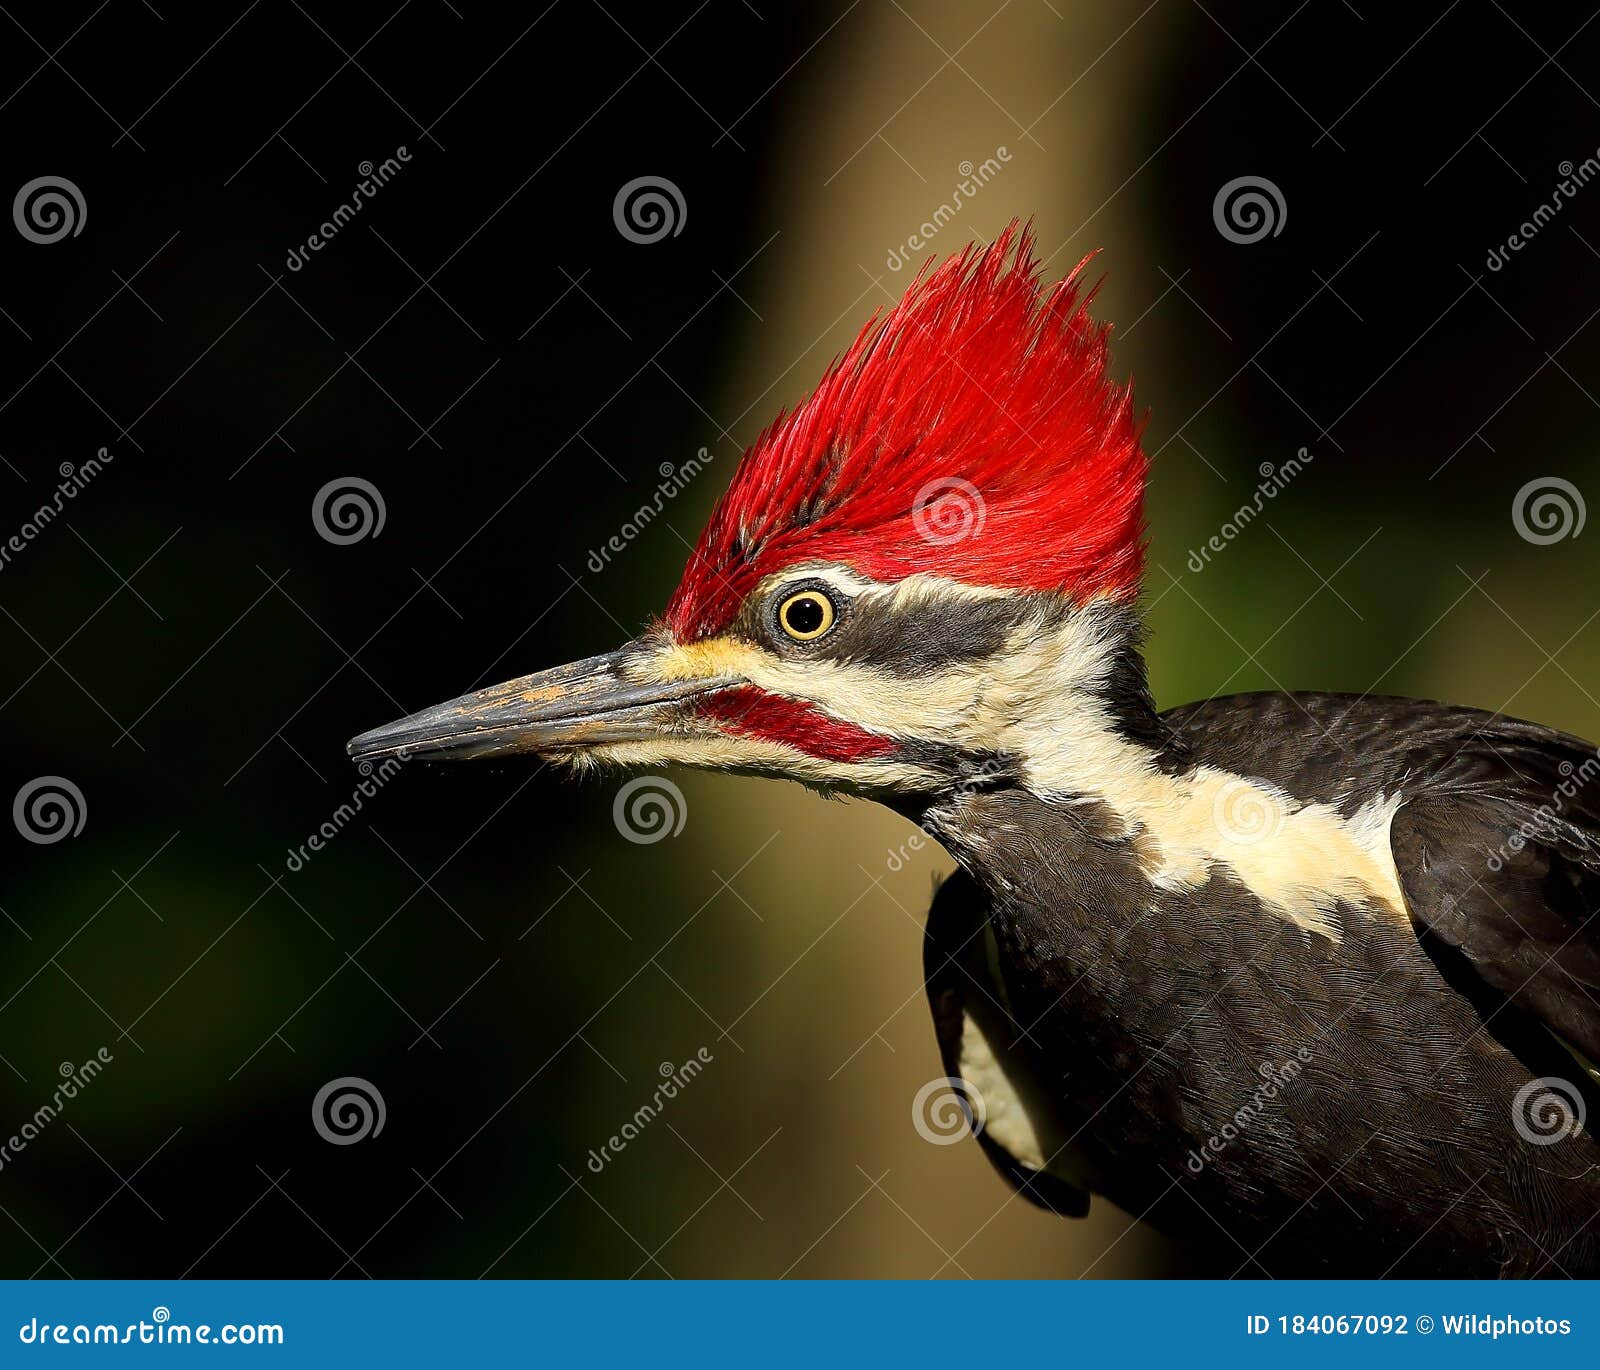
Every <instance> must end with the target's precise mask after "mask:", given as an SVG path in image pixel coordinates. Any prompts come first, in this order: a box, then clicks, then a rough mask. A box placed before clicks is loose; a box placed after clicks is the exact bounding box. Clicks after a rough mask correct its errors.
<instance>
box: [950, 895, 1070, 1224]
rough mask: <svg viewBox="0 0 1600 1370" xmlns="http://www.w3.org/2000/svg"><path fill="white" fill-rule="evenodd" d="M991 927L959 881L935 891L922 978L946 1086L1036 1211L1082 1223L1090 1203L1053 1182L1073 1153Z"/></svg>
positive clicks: (983, 906) (983, 902) (992, 1158)
mask: <svg viewBox="0 0 1600 1370" xmlns="http://www.w3.org/2000/svg"><path fill="white" fill-rule="evenodd" d="M988 921H989V905H988V900H987V897H986V896H985V895H984V893H983V890H982V889H981V888H980V887H979V886H978V884H977V883H976V882H975V881H974V880H973V879H972V878H971V877H970V876H968V875H966V874H965V873H963V872H957V873H956V874H955V875H952V876H951V877H950V878H949V879H948V880H946V881H945V882H944V883H943V884H942V885H941V886H940V887H939V889H938V892H937V893H936V894H935V895H934V899H933V907H932V908H931V909H929V910H928V926H927V932H926V934H925V936H924V939H923V970H924V974H925V978H926V980H927V989H928V1005H929V1007H930V1008H931V1009H932V1010H933V1026H934V1032H935V1034H936V1035H937V1036H938V1039H939V1055H940V1057H941V1058H942V1060H943V1061H944V1073H945V1077H946V1079H948V1080H951V1081H957V1082H960V1089H961V1095H962V1105H963V1108H964V1110H965V1111H966V1113H967V1118H968V1121H969V1125H970V1126H971V1128H972V1131H973V1133H974V1135H975V1136H976V1137H977V1139H978V1145H979V1146H981V1147H982V1148H983V1152H984V1155H985V1156H987V1157H988V1159H989V1162H990V1164H992V1165H993V1166H994V1168H995V1169H996V1170H998V1171H999V1172H1000V1173H1001V1175H1003V1176H1004V1177H1005V1178H1006V1180H1008V1181H1009V1182H1010V1183H1011V1185H1012V1186H1013V1187H1014V1188H1015V1189H1017V1190H1018V1191H1019V1192H1020V1193H1021V1194H1022V1195H1023V1197H1024V1198H1026V1199H1028V1200H1030V1201H1031V1202H1033V1203H1035V1204H1038V1205H1039V1207H1040V1208H1043V1209H1046V1210H1048V1211H1050V1212H1052V1213H1058V1214H1060V1215H1062V1216H1063V1217H1068V1218H1081V1217H1083V1216H1084V1215H1085V1214H1086V1213H1088V1211H1089V1195H1088V1194H1087V1193H1086V1192H1085V1190H1084V1189H1082V1188H1081V1187H1079V1186H1078V1185H1077V1184H1074V1183H1073V1182H1072V1181H1071V1180H1069V1179H1066V1178H1063V1177H1062V1176H1061V1175H1060V1174H1057V1173H1052V1171H1053V1170H1054V1171H1060V1170H1063V1169H1066V1168H1068V1166H1069V1165H1070V1160H1071V1158H1070V1156H1069V1155H1068V1154H1067V1153H1068V1151H1069V1150H1070V1148H1068V1147H1066V1146H1065V1145H1064V1144H1063V1142H1062V1139H1061V1136H1060V1130H1059V1127H1058V1126H1057V1125H1056V1122H1055V1119H1054V1118H1052V1117H1051V1104H1050V1094H1049V1090H1048V1088H1047V1086H1046V1085H1045V1079H1046V1076H1045V1073H1044V1072H1043V1071H1042V1070H1041V1069H1040V1067H1039V1063H1038V1061H1037V1060H1036V1059H1035V1053H1034V1052H1033V1051H1032V1050H1030V1049H1029V1047H1028V1045H1027V1043H1026V1042H1025V1041H1024V1040H1023V1038H1024V1036H1025V1034H1022V1033H1021V1032H1020V1031H1019V1029H1018V1028H1017V1026H1016V1024H1015V1023H1014V1022H1013V1021H1012V1020H1011V1016H1010V1011H1009V1008H1008V1007H1007V1005H1006V1002H1005V988H1004V984H1003V982H1002V981H1001V979H1000V977H999V974H998V971H997V968H996V967H995V965H994V963H993V960H992V947H993V943H992V937H991V934H990V933H989V929H988ZM1041 1163H1042V1164H1041Z"/></svg>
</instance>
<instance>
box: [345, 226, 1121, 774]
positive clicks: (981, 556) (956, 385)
mask: <svg viewBox="0 0 1600 1370" xmlns="http://www.w3.org/2000/svg"><path fill="white" fill-rule="evenodd" d="M1032 248H1033V244H1032V237H1031V234H1030V233H1029V232H1028V231H1027V230H1026V229H1021V228H1018V227H1017V226H1016V225H1013V226H1012V228H1011V229H1010V230H1008V231H1007V232H1006V233H1005V234H1003V235H1002V236H1001V237H1000V238H999V239H998V240H997V241H996V242H995V243H994V244H992V245H991V246H989V247H987V248H981V249H980V248H968V249H967V250H966V251H964V252H962V253H960V254H958V255H956V256H954V257H951V258H949V259H947V260H946V261H944V262H943V263H941V264H939V265H938V266H937V267H931V268H925V269H924V270H923V272H922V273H920V274H919V275H918V277H917V278H916V280H914V281H913V282H912V284H911V285H910V287H909V288H908V289H907V291H906V293H905V295H904V297H903V298H902V299H901V300H900V302H899V303H898V304H897V305H896V306H895V307H894V308H892V309H891V310H889V311H888V312H887V314H885V315H883V316H881V317H875V318H874V319H872V320H871V321H870V322H869V323H868V324H867V325H866V327H865V328H863V330H862V331H861V333H860V334H859V335H858V336H857V338H856V340H855V342H854V344H853V345H852V346H851V347H850V348H849V349H848V350H847V351H846V352H845V353H844V354H843V356H841V357H840V358H839V359H838V360H836V361H835V362H834V363H833V365H832V366H830V367H829V369H828V371H827V373H826V374H825V375H824V377H823V379H822V381H821V383H820V384H819V385H818V386H817V388H816V390H815V391H814V392H813V393H812V394H811V395H810V396H809V397H808V398H807V399H805V400H804V401H803V402H802V403H801V404H800V405H799V406H798V407H797V408H795V409H794V410H793V411H792V412H789V413H785V414H780V415H779V417H778V418H777V420H776V421H775V422H774V423H773V424H772V425H771V426H770V427H769V428H768V429H767V430H766V431H765V432H764V433H763V434H762V435H761V436H760V438H759V439H758V440H757V441H756V442H755V444H754V445H753V446H752V447H751V448H750V449H749V450H748V451H747V452H746V453H745V455H744V457H743V460H742V461H741V463H740V465H739V467H738V470H737V472H736V474H735V475H734V477H733V481H732V484H731V486H730V488H729V489H728V491H727V493H726V494H725V495H724V496H723V497H722V499H721V501H720V503H719V504H718V505H717V507H716V509H715V511H714V512H713V514H712V516H711V520H710V522H709V524H708V525H707V527H706V529H705V531H704V532H703V533H702V535H701V537H700V540H699V543H698V545H697V546H696V547H695V549H694V551H693V553H692V555H691V556H690V558H689V563H688V566H687V568H686V569H685V572H684V575H683V579H682V581H681V582H680V583H679V585H678V587H677V589H676V591H675V592H674V593H673V595H672V597H671V600H670V601H669V603H668V605H667V608H666V612H665V614H664V615H663V616H662V617H661V619H660V620H659V621H658V622H656V623H654V624H652V625H651V626H650V627H649V628H648V629H647V630H646V631H645V632H644V633H642V634H641V635H640V636H639V637H637V638H635V639H634V640H633V641H631V642H629V643H627V644H625V645H624V646H622V647H620V648H619V649H617V650H615V651H612V652H608V653H605V654H604V655H601V656H596V657H591V658H589V659H588V660H585V661H580V662H576V663H574V664H572V665H568V666H560V667H557V668H555V669H554V670H547V671H541V672H538V673H535V674H533V675H528V676H523V677H522V678H520V679H517V680H512V681H508V682H506V683H505V684H502V685H497V686H494V687H492V688H490V689H486V690H480V691H478V692H476V693H473V694H468V695H464V696H462V697H461V698H459V699H454V700H451V701H449V702H448V703H445V704H440V705H438V706H436V707H434V708H431V709H427V710H424V711H423V712H422V713H419V714H415V715H413V716H412V717H410V718H406V719H402V720H401V721H399V722H397V723H393V724H390V725H389V726H387V727H384V728H379V729H376V730H374V731H373V732H369V733H366V734H364V735H362V736H361V737H358V738H356V739H355V740H354V741H353V742H351V744H350V753H351V755H352V756H354V757H357V758H375V757H379V756H388V755H396V754H404V755H409V756H418V757H430V758H446V757H483V756H506V755H509V754H513V753H534V754H537V755H540V756H543V757H546V758H549V759H551V760H554V761H558V762H561V763H565V764H568V765H571V766H574V767H580V768H582V767H593V766H600V765H605V764H615V765H621V766H630V767H657V766H661V765H664V764H674V763H675V764H681V765H688V766H697V767H706V768H713V769H717V770H725V771H737V772H743V773H757V774H763V775H769V776H781V777H787V778H790V779H796V780H800V781H803V782H806V783H808V784H811V785H814V786H818V787H821V788H824V789H830V790H844V791H849V792H854V793H865V794H871V795H875V796H877V797H880V798H890V799H891V800H894V801H904V802H912V803H914V802H915V801H916V800H917V799H918V798H919V797H921V798H924V799H925V798H926V797H928V796H933V795H937V794H939V793H942V792H944V791H946V790H948V789H949V788H950V787H952V786H960V785H964V784H974V783H980V782H982V781H984V780H986V779H987V780H994V781H997V782H998V781H1000V780H1001V779H1003V778H1005V777H1014V778H1017V779H1020V780H1022V781H1023V782H1026V781H1027V780H1028V773H1029V771H1030V768H1031V769H1037V768H1039V767H1040V766H1041V765H1043V764H1045V763H1044V760H1043V758H1044V757H1045V756H1046V754H1047V753H1048V754H1055V753H1057V752H1059V750H1060V749H1061V748H1062V747H1063V746H1070V745H1072V744H1073V741H1074V739H1073V738H1071V737H1070V736H1064V734H1070V733H1072V732H1073V731H1074V730H1075V729H1076V730H1078V731H1081V732H1082V734H1083V736H1082V738H1081V739H1079V742H1080V743H1081V745H1083V746H1092V745H1093V739H1094V737H1095V736H1096V735H1097V734H1098V733H1100V732H1102V731H1103V729H1104V726H1105V724H1106V722H1107V719H1110V718H1112V716H1113V715H1114V714H1115V711H1116V707H1117V704H1116V699H1117V696H1118V695H1119V693H1126V692H1127V691H1128V690H1129V689H1130V688H1131V689H1132V690H1133V691H1134V692H1135V693H1138V692H1140V691H1142V690H1143V678H1142V674H1140V676H1139V678H1138V679H1137V681H1134V682H1132V684H1131V686H1130V683H1129V682H1128V681H1127V680H1126V679H1124V675H1125V672H1126V663H1127V661H1128V658H1129V657H1130V655H1134V654H1132V653H1131V652H1130V651H1129V646H1130V644H1131V642H1132V641H1133V640H1134V638H1135V635H1136V628H1135V624H1134V619H1133V614H1132V602H1133V600H1134V599H1135V597H1136V596H1137V593H1138V588H1139V576H1140V571H1141V567H1142V561H1143V546H1142V514H1141V508H1142V503H1143V492H1144V478H1145V466H1146V463H1145V458H1144V456H1143V454H1142V452H1141V450H1140V446H1139V437H1138V425H1137V423H1136V422H1135V419H1134V416H1133V408H1132V400H1131V395H1130V392H1129V389H1128V388H1127V387H1123V386H1118V385H1116V384H1114V383H1113V382H1112V381H1111V380H1110V379H1109V378H1108V375H1107V355H1106V352H1107V348H1106V330H1105V329H1104V328H1103V327H1101V326H1099V325H1097V324H1096V323H1094V322H1093V320H1092V319H1091V318H1090V316H1089V312H1088V302H1089V300H1088V294H1089V292H1085V291H1084V289H1083V287H1082V280H1081V278H1082V275H1083V271H1084V266H1085V263H1080V264H1079V266H1078V267H1077V269H1075V270H1074V271H1073V272H1072V273H1071V274H1070V275H1069V276H1068V277H1067V278H1066V279H1065V280H1062V281H1060V282H1058V283H1056V284H1054V285H1053V286H1046V285H1045V284H1044V283H1043V282H1042V280H1041V276H1040V269H1039V267H1038V264H1037V263H1036V261H1035V260H1034V257H1033V250H1032ZM1135 659H1136V656H1135ZM1075 700H1076V701H1078V702H1079V703H1080V705H1081V706H1082V707H1081V708H1080V709H1079V710H1077V711H1076V712H1075V711H1074V710H1073V709H1072V708H1071V707H1069V706H1070V705H1071V703H1072V702H1073V701H1075ZM1075 719H1081V720H1082V721H1081V723H1080V722H1075Z"/></svg>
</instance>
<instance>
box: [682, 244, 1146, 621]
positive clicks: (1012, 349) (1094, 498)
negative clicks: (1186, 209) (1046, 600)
mask: <svg viewBox="0 0 1600 1370" xmlns="http://www.w3.org/2000/svg"><path fill="white" fill-rule="evenodd" d="M1087 260H1088V259H1087V258H1086V259H1085V261H1084V262H1080V263H1079V264H1078V266H1077V267H1076V268H1075V269H1074V270H1073V271H1072V273H1071V274H1070V275H1068V276H1067V278H1066V279H1065V280H1062V281H1059V282H1057V283H1056V284H1055V285H1053V286H1048V287H1047V286H1045V285H1044V283H1043V282H1042V281H1041V279H1040V271H1039V266H1038V263H1037V262H1036V261H1035V259H1034V256H1033V237H1032V233H1031V230H1029V229H1027V228H1024V227H1021V226H1019V225H1017V224H1013V225H1012V226H1011V227H1010V228H1009V229H1007V231H1006V232H1005V233H1003V234H1002V235H1001V236H1000V237H999V238H998V239H997V240H996V241H995V242H994V243H993V244H992V245H991V246H989V247H987V248H977V247H969V248H967V249H966V250H965V251H964V252H961V253H960V254H958V255H956V256H954V257H951V258H949V259H947V260H946V261H944V262H943V263H942V264H940V265H939V266H937V267H932V266H931V264H930V266H929V267H925V268H924V269H923V270H922V272H920V273H919V274H918V276H917V278H916V279H915V280H914V281H913V282H912V284H911V285H910V287H909V288H908V289H907V291H906V293H905V296H904V298H902V299H901V301H900V303H899V304H897V305H896V306H895V307H894V308H893V309H892V310H890V311H889V312H888V314H887V315H884V316H882V317H878V316H875V317H874V318H873V319H872V320H870V321H869V322H868V324H867V325H866V327H865V328H863V329H862V331H861V333H860V334H859V335H858V336H857V338H856V340H855V342H854V343H853V344H852V345H851V347H850V348H849V349H848V350H847V351H846V352H845V354H844V355H843V356H842V357H840V358H839V359H838V360H837V361H835V362H834V363H833V365H831V366H830V367H829V368H828V371H827V373H826V374H825V375H824V376H823V378H822V382H821V383H820V384H819V385H818V387H817V389H816V390H815V391H814V392H813V393H812V394H811V395H810V396H809V397H808V398H807V399H806V400H804V401H803V402H802V403H801V404H800V405H799V407H798V408H796V409H795V410H794V411H793V412H791V413H787V414H780V415H779V417H778V419H777V420H776V422H774V423H773V424H772V425H771V426H770V427H769V428H768V429H767V430H766V431H765V432H764V433H762V435H761V436H760V438H759V439H757V441H756V443H755V445H754V446H753V447H751V448H750V449H749V451H747V452H746V453H745V455H744V458H743V460H742V461H741V463H740V465H739V468H738V470H737V472H736V473H735V475H734V477H733V483H732V485H731V486H730V488H729V489H728V491H727V493H726V494H725V495H724V496H723V497H722V500H721V502H720V503H719V504H718V505H717V508H716V511H715V512H714V513H713V515H712V517H711V520H710V522H709V524H708V525H707V527H706V530H705V532H704V533H703V534H702V535H701V538H700V542H699V545H698V546H697V547H696V548H695V550H694V552H693V554H692V555H691V557H690V559H689V564H688V567H687V569H686V570H685V573H684V577H683V580H682V582H681V583H680V584H679V586H678V588H677V591H676V592H675V593H674V595H673V597H672V600H671V602H670V604H669V606H668V609H667V615H666V621H667V627H668V629H669V631H670V632H671V633H672V634H673V636H674V637H676V638H677V639H678V640H679V641H690V640H693V639H696V638H699V637H704V636H707V635H710V634H713V633H716V632H719V631H721V630H722V629H723V628H725V627H726V626H727V624H728V623H729V621H730V620H731V619H732V618H733V617H734V616H735V615H736V614H737V612H738V610H739V607H740V604H741V603H742V602H743V600H744V598H745V596H747V595H748V594H749V593H750V591H751V590H752V589H754V588H755V587H756V586H757V585H758V584H760V583H761V581H762V580H763V579H764V578H765V577H767V576H769V575H771V574H773V573H774V572H776V571H779V570H782V569H783V568H784V567H786V566H791V565H795V564H799V563H804V562H808V561H830V562H837V563H841V564H843V565H846V566H849V567H851V568H853V569H854V570H857V571H859V572H861V573H862V574H864V575H868V576H872V577H875V578H876V579H879V580H885V581H896V580H900V579H903V578H904V577H906V576H909V575H911V574H913V573H914V572H919V571H920V572H926V573H932V574H936V575H942V576H946V577H949V578H951V579H953V580H959V581H963V582H965V583H967V584H972V585H983V586H993V587H997V588H1002V589H1016V590H1051V591H1057V592H1061V593H1064V594H1067V595H1069V596H1071V597H1073V598H1074V599H1077V600H1080V601H1081V600H1085V599H1088V598H1090V597H1093V596H1096V595H1105V596H1110V597H1112V598H1115V599H1118V600H1128V599H1132V598H1133V597H1135V596H1136V595H1137V593H1138V589H1139V578H1140V572H1141V570H1142V567H1143V556H1144V548H1143V501H1144V483H1145V470H1146V461H1145V457H1144V454H1143V452H1142V450H1141V449H1140V446H1139V426H1138V424H1137V423H1136V422H1135V419H1134V415H1133V401H1132V395H1131V388H1130V387H1129V386H1119V385H1117V384H1115V383H1114V382H1113V381H1112V380H1111V379H1110V378H1109V376H1108V374H1107V345H1106V340H1107V329H1106V328H1105V327H1103V326H1101V325H1098V324H1096V323H1095V322H1094V320H1093V319H1092V318H1091V317H1090V316H1089V312H1088V305H1089V300H1090V297H1091V295H1092V291H1085V290H1084V289H1083V286H1082V277H1083V272H1084V267H1085V265H1086V264H1087Z"/></svg>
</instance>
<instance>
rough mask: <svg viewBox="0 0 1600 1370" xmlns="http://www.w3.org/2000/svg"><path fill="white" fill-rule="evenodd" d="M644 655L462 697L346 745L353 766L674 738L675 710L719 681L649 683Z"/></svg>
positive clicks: (680, 717)
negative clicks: (630, 670)
mask: <svg viewBox="0 0 1600 1370" xmlns="http://www.w3.org/2000/svg"><path fill="white" fill-rule="evenodd" d="M649 657H650V649H649V648H648V647H646V646H643V645H642V644H640V643H637V642H630V643H628V644H627V645H626V646H625V647H621V648H619V649H618V650H617V651H615V652H606V653H604V654H602V655H600V656H592V657H589V658H588V659H587V660H586V661H575V662H573V663H572V664H571V665H570V666H557V667H555V668H554V669H553V670H549V671H537V672H535V673H534V674H533V675H525V676H522V677H521V678H520V679H517V680H508V681H506V682H505V684H503V685H494V686H491V687H490V688H489V689H487V690H479V691H477V692H476V693H474V694H468V695H462V696H461V697H460V698H459V699H452V700H450V701H449V702H448V703H446V704H435V705H434V706H433V708H431V709H424V710H423V711H422V712H421V713H417V714H412V715H411V717H410V718H402V719H400V720H399V721H398V722H395V723H390V724H388V725H387V726H385V727H382V728H374V729H373V730H372V731H371V732H368V733H362V734H361V736H360V737H356V738H352V739H351V740H350V742H349V744H348V745H347V747H346V750H347V751H348V752H349V753H350V755H351V757H353V758H354V759H355V760H357V761H366V760H372V759H375V758H377V757H383V756H398V755H402V754H403V755H405V756H422V757H430V758H435V759H441V760H442V759H446V758H450V759H454V758H460V757H474V756H497V755H501V754H509V753H513V752H537V753H541V754H549V753H559V752H571V751H576V750H580V749H582V748H584V747H592V746H595V745H597V744H600V743H605V742H642V741H649V740H652V739H656V738H660V737H663V736H666V735H668V734H669V733H670V732H672V731H674V730H680V731H681V729H682V727H683V724H684V721H685V714H684V710H683V708H682V705H683V702H684V701H685V700H687V699H691V698H693V697H694V696H695V695H698V694H704V693H705V692H706V691H707V690H713V689H718V688H720V687H722V686H724V685H727V684H731V683H732V682H731V681H726V680H671V681H655V680H648V679H646V680H640V679H628V678H627V677H625V676H624V674H623V669H624V667H625V666H628V665H630V664H631V665H632V666H633V667H634V670H635V674H636V675H637V672H638V668H639V667H640V665H641V664H643V663H645V662H648V660H649Z"/></svg>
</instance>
